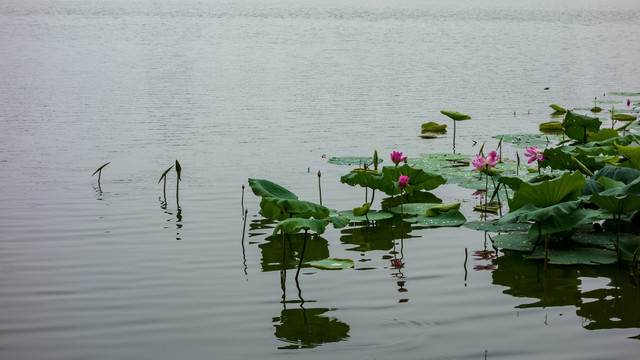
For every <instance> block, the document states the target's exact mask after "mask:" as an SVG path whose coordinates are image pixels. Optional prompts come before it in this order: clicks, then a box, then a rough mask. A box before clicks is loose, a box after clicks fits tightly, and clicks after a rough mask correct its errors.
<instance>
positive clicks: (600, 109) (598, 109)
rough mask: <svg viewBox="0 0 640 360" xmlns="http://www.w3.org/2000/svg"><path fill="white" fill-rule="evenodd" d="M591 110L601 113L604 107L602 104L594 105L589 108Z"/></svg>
mask: <svg viewBox="0 0 640 360" xmlns="http://www.w3.org/2000/svg"><path fill="white" fill-rule="evenodd" d="M589 111H591V112H592V113H599V112H601V111H602V108H601V107H600V106H594V107H592V108H591V109H589Z"/></svg>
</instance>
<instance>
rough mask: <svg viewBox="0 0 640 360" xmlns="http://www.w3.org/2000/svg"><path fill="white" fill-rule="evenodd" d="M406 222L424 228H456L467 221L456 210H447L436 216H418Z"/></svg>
mask: <svg viewBox="0 0 640 360" xmlns="http://www.w3.org/2000/svg"><path fill="white" fill-rule="evenodd" d="M404 221H406V222H410V223H417V224H420V225H423V226H426V227H458V226H461V225H463V224H464V223H466V222H467V219H466V218H465V217H464V215H462V213H461V212H460V211H458V210H449V211H447V212H446V213H444V214H440V215H438V216H431V217H428V216H425V215H419V216H416V217H412V218H407V219H404Z"/></svg>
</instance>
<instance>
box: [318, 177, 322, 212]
mask: <svg viewBox="0 0 640 360" xmlns="http://www.w3.org/2000/svg"><path fill="white" fill-rule="evenodd" d="M321 176H322V173H321V172H320V170H318V195H319V197H320V205H322V187H321V185H320V177H321Z"/></svg>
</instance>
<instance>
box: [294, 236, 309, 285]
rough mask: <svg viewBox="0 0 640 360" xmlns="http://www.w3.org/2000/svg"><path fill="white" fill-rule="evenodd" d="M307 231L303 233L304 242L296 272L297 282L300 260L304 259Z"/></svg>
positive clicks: (300, 265)
mask: <svg viewBox="0 0 640 360" xmlns="http://www.w3.org/2000/svg"><path fill="white" fill-rule="evenodd" d="M307 231H308V230H305V231H304V242H303V243H302V252H301V253H300V262H299V263H298V271H296V281H297V280H298V275H300V268H301V267H302V258H303V257H304V250H305V248H306V247H307Z"/></svg>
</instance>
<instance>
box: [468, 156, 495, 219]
mask: <svg viewBox="0 0 640 360" xmlns="http://www.w3.org/2000/svg"><path fill="white" fill-rule="evenodd" d="M498 159H499V155H498V153H497V152H496V151H492V152H490V153H489V155H488V156H486V157H485V156H483V155H481V154H476V159H475V160H474V161H473V162H472V164H473V167H474V169H473V170H472V171H478V172H481V173H484V174H485V181H486V182H485V198H484V199H485V202H484V209H482V210H483V211H484V212H487V211H488V206H487V205H488V202H487V200H488V197H489V196H488V194H489V177H490V176H493V173H492V172H490V170H491V168H493V167H495V166H496V165H498Z"/></svg>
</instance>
